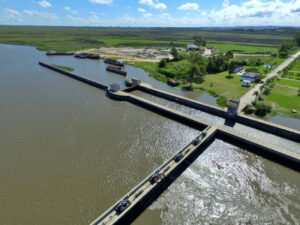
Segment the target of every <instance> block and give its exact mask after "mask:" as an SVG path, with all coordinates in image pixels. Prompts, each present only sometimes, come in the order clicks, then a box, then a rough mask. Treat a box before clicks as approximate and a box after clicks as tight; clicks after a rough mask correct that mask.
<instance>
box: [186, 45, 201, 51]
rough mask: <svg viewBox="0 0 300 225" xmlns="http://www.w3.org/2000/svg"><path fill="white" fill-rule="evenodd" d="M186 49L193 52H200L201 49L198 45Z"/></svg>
mask: <svg viewBox="0 0 300 225" xmlns="http://www.w3.org/2000/svg"><path fill="white" fill-rule="evenodd" d="M186 48H187V50H188V51H192V50H194V51H199V50H200V48H199V47H198V46H197V45H187V46H186Z"/></svg>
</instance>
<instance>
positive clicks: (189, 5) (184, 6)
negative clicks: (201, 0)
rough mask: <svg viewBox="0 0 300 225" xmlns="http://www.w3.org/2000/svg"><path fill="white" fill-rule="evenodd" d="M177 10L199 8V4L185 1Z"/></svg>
mask: <svg viewBox="0 0 300 225" xmlns="http://www.w3.org/2000/svg"><path fill="white" fill-rule="evenodd" d="M178 9H179V10H197V9H199V5H198V4H197V3H190V2H188V3H186V4H183V5H181V6H180V7H179V8H178Z"/></svg>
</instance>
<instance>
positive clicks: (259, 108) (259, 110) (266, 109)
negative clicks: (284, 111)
mask: <svg viewBox="0 0 300 225" xmlns="http://www.w3.org/2000/svg"><path fill="white" fill-rule="evenodd" d="M271 110H272V107H271V106H270V105H267V104H265V103H257V104H256V110H255V115H257V116H261V117H263V116H265V115H267V114H268V113H270V112H271Z"/></svg>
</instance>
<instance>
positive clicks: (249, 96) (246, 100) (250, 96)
mask: <svg viewBox="0 0 300 225" xmlns="http://www.w3.org/2000/svg"><path fill="white" fill-rule="evenodd" d="M299 55H300V51H299V52H297V53H296V54H295V55H293V56H292V57H291V58H288V59H287V60H285V61H284V62H283V63H282V64H280V65H279V66H278V67H276V68H275V69H274V70H273V71H272V72H271V73H269V74H268V75H267V76H266V78H265V79H263V81H266V80H268V79H270V78H272V77H274V76H277V73H278V72H279V71H281V70H283V69H284V68H285V67H287V66H288V65H289V64H290V63H292V62H293V61H294V60H295V59H296V58H297V57H298V56H299ZM262 85H263V84H257V85H256V86H255V87H254V88H252V89H251V90H249V91H248V92H247V93H246V94H245V95H244V96H243V97H242V98H241V99H240V100H241V103H240V108H239V111H240V112H241V111H242V110H243V109H244V108H245V107H246V105H248V104H251V103H252V102H253V101H254V100H255V95H254V92H256V91H258V92H259V88H260V87H261V86H262Z"/></svg>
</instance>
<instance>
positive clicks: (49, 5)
mask: <svg viewBox="0 0 300 225" xmlns="http://www.w3.org/2000/svg"><path fill="white" fill-rule="evenodd" d="M38 3H39V5H40V6H41V7H43V8H49V7H52V4H51V3H50V2H47V1H46V0H43V1H40V2H38Z"/></svg>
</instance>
